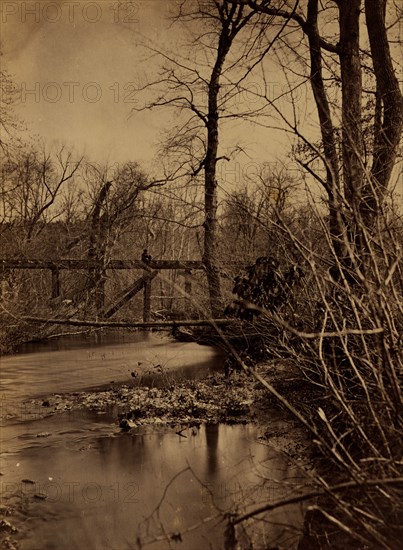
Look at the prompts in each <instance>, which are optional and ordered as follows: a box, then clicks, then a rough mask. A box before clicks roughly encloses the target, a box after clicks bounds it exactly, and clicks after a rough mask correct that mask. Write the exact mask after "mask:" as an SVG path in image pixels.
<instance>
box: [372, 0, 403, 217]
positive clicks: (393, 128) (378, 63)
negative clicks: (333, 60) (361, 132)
mask: <svg viewBox="0 0 403 550" xmlns="http://www.w3.org/2000/svg"><path fill="white" fill-rule="evenodd" d="M385 8H386V0H365V15H366V23H367V28H368V36H369V43H370V48H371V56H372V63H373V67H374V72H375V79H376V89H377V98H379V99H378V101H379V105H380V107H379V109H378V112H379V120H378V121H376V124H375V125H374V146H373V157H372V167H371V173H370V181H369V182H368V183H367V184H366V186H365V197H366V200H365V202H364V203H363V209H364V215H365V216H366V217H367V218H368V217H369V218H370V219H373V218H374V216H376V214H377V212H378V210H379V207H380V206H381V205H382V202H383V200H384V198H385V194H386V191H387V188H388V184H389V181H390V177H391V175H392V170H393V167H394V164H395V162H396V156H397V153H398V147H399V143H400V137H401V135H402V130H403V99H402V94H401V91H400V88H399V82H398V80H397V78H396V75H395V71H394V68H393V63H392V57H391V53H390V48H389V42H388V37H387V32H386V24H385Z"/></svg>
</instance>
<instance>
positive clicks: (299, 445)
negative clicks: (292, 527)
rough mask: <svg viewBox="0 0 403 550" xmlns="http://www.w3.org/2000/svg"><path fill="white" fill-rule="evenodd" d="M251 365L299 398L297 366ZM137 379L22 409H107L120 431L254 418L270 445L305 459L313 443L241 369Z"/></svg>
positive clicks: (55, 411)
mask: <svg viewBox="0 0 403 550" xmlns="http://www.w3.org/2000/svg"><path fill="white" fill-rule="evenodd" d="M255 369H256V372H258V373H259V374H260V375H261V376H264V377H267V378H268V379H269V380H270V383H271V384H274V385H275V386H276V387H277V388H278V389H281V390H282V391H286V392H287V394H288V395H293V396H294V398H296V397H297V396H298V395H299V399H300V400H301V399H303V396H302V394H303V388H302V385H301V384H302V383H301V379H300V376H299V373H298V371H297V370H296V369H293V368H292V367H291V366H289V365H288V366H280V365H276V366H274V365H269V364H267V363H260V364H258V365H256V367H255ZM133 374H134V373H133ZM140 383H141V381H137V380H136V378H134V379H133V380H130V381H128V383H123V384H115V383H114V382H111V384H110V386H109V387H102V388H100V389H98V390H91V391H82V392H72V393H63V394H51V395H47V396H45V397H43V398H41V399H33V400H30V401H28V402H26V403H25V414H26V416H29V415H31V416H32V418H38V417H41V416H43V417H44V416H48V415H55V414H60V413H64V412H67V411H74V410H80V409H88V410H90V411H95V412H97V413H99V414H101V413H102V412H106V411H107V412H108V413H109V414H111V415H112V416H113V417H114V418H115V421H116V426H118V427H119V428H120V429H121V430H124V431H128V430H131V429H135V428H137V427H140V426H145V425H150V426H152V425H158V426H161V425H167V426H172V427H175V428H177V429H178V431H180V430H182V429H185V428H186V427H189V426H190V427H192V426H197V425H200V424H203V423H206V424H216V423H227V424H246V423H250V422H253V423H255V424H257V425H258V428H259V434H260V436H261V437H262V438H264V439H265V440H266V441H267V442H268V443H269V444H270V445H271V446H273V447H275V448H276V449H278V450H280V451H282V452H285V453H287V454H289V456H290V457H293V458H295V459H298V460H303V461H305V462H306V463H307V465H308V462H309V455H310V453H311V450H312V445H311V442H310V440H309V437H308V434H307V433H306V430H304V429H303V428H302V427H301V426H300V425H299V424H298V423H297V421H296V420H295V419H294V418H293V417H292V416H291V415H290V413H289V412H288V411H286V410H284V409H282V408H281V407H280V406H279V403H278V402H276V400H275V399H274V398H273V397H271V396H270V395H269V394H268V393H267V391H266V390H265V389H264V388H262V386H261V385H260V384H259V383H258V382H257V381H256V380H254V379H253V378H251V377H250V376H247V375H246V374H245V373H244V372H243V371H240V372H238V371H234V372H232V373H231V374H230V375H228V374H224V373H214V374H212V375H207V376H206V377H205V378H202V379H200V380H182V381H177V380H174V379H172V378H170V377H169V376H167V375H165V374H164V373H161V375H160V377H159V378H156V379H154V383H155V385H152V386H147V385H140ZM305 398H306V399H309V396H307V395H305ZM273 416H275V420H276V422H273ZM279 423H280V428H279ZM273 426H276V428H275V429H274V428H273Z"/></svg>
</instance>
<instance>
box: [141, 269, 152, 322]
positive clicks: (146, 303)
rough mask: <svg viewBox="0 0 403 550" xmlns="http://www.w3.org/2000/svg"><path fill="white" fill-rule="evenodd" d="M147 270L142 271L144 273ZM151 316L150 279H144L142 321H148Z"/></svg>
mask: <svg viewBox="0 0 403 550" xmlns="http://www.w3.org/2000/svg"><path fill="white" fill-rule="evenodd" d="M147 274H148V272H147V271H144V275H147ZM150 316H151V279H146V280H145V281H144V298H143V322H144V323H148V322H149V320H150Z"/></svg>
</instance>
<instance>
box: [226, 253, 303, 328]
mask: <svg viewBox="0 0 403 550" xmlns="http://www.w3.org/2000/svg"><path fill="white" fill-rule="evenodd" d="M304 275H305V274H304V271H303V270H302V268H301V267H300V266H298V265H292V266H290V267H288V268H287V269H286V270H281V269H280V267H279V262H278V261H277V260H276V259H275V258H273V257H271V256H261V257H260V258H258V259H257V260H256V262H255V263H254V264H252V265H249V266H247V267H246V268H245V270H244V272H243V273H241V274H240V275H237V276H236V277H235V280H234V282H235V285H234V288H233V293H234V294H236V296H238V299H236V300H233V301H232V302H231V303H230V304H229V305H228V306H227V307H226V308H225V311H224V315H234V316H235V317H238V318H240V319H244V320H247V321H252V320H253V319H254V317H256V316H259V315H260V314H261V313H262V312H263V310H268V311H277V310H278V309H279V308H281V307H282V306H283V305H284V304H286V303H287V301H288V299H289V296H290V293H291V290H292V288H293V287H294V286H295V284H296V283H298V281H300V280H301V278H302V277H304Z"/></svg>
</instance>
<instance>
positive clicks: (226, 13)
mask: <svg viewBox="0 0 403 550" xmlns="http://www.w3.org/2000/svg"><path fill="white" fill-rule="evenodd" d="M217 10H218V13H219V17H220V22H221V30H220V37H219V42H218V48H217V56H216V60H215V63H214V67H213V69H212V72H211V76H210V81H209V85H208V114H207V151H206V157H205V159H204V185H205V190H204V207H205V220H204V254H203V261H204V264H205V266H206V271H207V281H208V287H209V295H210V309H211V314H212V316H213V317H218V316H220V315H221V313H222V311H223V300H222V293H221V278H220V271H219V266H218V261H217V225H218V224H217V154H218V139H219V137H218V120H219V108H218V94H219V91H220V76H221V74H222V70H223V66H224V62H225V59H226V56H227V54H228V52H229V50H230V48H231V45H232V43H233V40H234V39H235V37H236V35H237V34H238V32H239V31H240V30H241V28H242V27H243V26H244V25H245V24H246V22H247V21H248V20H249V17H248V16H246V17H245V18H242V13H243V7H242V6H236V4H232V3H230V2H224V3H223V5H222V6H219V5H217Z"/></svg>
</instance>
